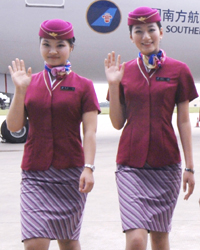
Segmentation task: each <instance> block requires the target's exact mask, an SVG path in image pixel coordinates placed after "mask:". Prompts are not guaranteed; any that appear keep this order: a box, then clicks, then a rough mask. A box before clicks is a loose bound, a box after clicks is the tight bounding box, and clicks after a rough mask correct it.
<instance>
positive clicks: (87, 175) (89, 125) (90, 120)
mask: <svg viewBox="0 0 200 250" xmlns="http://www.w3.org/2000/svg"><path fill="white" fill-rule="evenodd" d="M97 112H98V111H97V110H95V111H90V112H86V113H84V114H83V149H84V158H85V164H91V165H93V164H94V157H95V153H96V130H97ZM93 186H94V177H93V172H92V170H91V169H90V168H84V170H83V172H82V174H81V177H80V183H79V191H80V192H83V193H88V192H90V191H91V190H92V188H93Z"/></svg>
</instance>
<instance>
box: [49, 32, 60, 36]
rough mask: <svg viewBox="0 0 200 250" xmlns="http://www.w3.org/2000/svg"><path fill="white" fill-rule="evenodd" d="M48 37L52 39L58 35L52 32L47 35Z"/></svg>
mask: <svg viewBox="0 0 200 250" xmlns="http://www.w3.org/2000/svg"><path fill="white" fill-rule="evenodd" d="M49 35H50V36H53V37H56V36H57V35H58V34H57V33H54V32H52V33H49Z"/></svg>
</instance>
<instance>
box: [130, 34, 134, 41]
mask: <svg viewBox="0 0 200 250" xmlns="http://www.w3.org/2000/svg"><path fill="white" fill-rule="evenodd" d="M130 39H131V42H132V43H135V41H134V39H133V36H132V34H130Z"/></svg>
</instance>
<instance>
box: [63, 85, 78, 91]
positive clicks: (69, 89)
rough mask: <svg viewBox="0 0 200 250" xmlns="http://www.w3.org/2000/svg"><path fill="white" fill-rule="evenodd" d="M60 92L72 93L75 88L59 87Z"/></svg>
mask: <svg viewBox="0 0 200 250" xmlns="http://www.w3.org/2000/svg"><path fill="white" fill-rule="evenodd" d="M60 90H64V91H74V90H75V88H74V87H67V86H61V87H60Z"/></svg>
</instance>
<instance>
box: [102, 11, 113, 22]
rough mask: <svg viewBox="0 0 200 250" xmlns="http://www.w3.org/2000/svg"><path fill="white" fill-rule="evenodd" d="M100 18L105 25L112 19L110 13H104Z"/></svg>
mask: <svg viewBox="0 0 200 250" xmlns="http://www.w3.org/2000/svg"><path fill="white" fill-rule="evenodd" d="M102 17H103V19H104V22H105V23H109V22H110V19H112V16H111V15H110V13H105V14H104V15H103V16H102Z"/></svg>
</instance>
